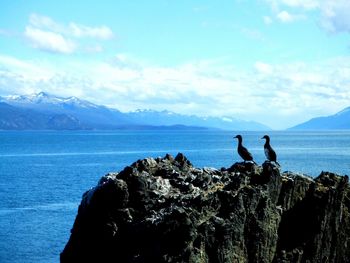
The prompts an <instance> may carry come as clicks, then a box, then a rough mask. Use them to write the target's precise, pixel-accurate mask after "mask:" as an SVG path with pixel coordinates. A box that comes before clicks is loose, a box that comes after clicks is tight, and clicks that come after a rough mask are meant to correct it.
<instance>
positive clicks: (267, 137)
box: [261, 135, 270, 142]
mask: <svg viewBox="0 0 350 263" xmlns="http://www.w3.org/2000/svg"><path fill="white" fill-rule="evenodd" d="M261 139H265V140H266V141H267V142H269V141H270V137H269V136H268V135H264V136H263V137H262V138H261Z"/></svg>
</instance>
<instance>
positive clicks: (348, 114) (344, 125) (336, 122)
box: [290, 107, 350, 130]
mask: <svg viewBox="0 0 350 263" xmlns="http://www.w3.org/2000/svg"><path fill="white" fill-rule="evenodd" d="M290 129H291V130H343V129H350V107H348V108H345V109H343V110H342V111H340V112H338V113H336V114H334V115H330V116H325V117H317V118H313V119H311V120H309V121H307V122H304V123H301V124H299V125H296V126H294V127H292V128H290Z"/></svg>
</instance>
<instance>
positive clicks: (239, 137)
mask: <svg viewBox="0 0 350 263" xmlns="http://www.w3.org/2000/svg"><path fill="white" fill-rule="evenodd" d="M233 138H237V139H238V141H240V142H241V141H242V136H241V135H236V136H235V137H233Z"/></svg>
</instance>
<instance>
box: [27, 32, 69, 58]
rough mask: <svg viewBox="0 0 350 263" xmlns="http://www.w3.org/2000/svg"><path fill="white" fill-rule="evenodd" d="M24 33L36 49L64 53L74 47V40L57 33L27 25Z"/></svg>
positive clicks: (67, 52)
mask: <svg viewBox="0 0 350 263" xmlns="http://www.w3.org/2000/svg"><path fill="white" fill-rule="evenodd" d="M24 35H25V36H26V38H27V39H28V40H29V41H30V43H31V45H32V46H33V47H34V48H37V49H41V50H45V51H49V52H58V53H64V54H69V53H72V52H74V51H75V49H76V44H75V43H74V42H72V41H70V40H69V39H65V38H64V37H63V36H62V35H60V34H58V33H54V32H50V31H43V30H41V29H37V28H33V27H31V26H27V27H26V30H25V32H24Z"/></svg>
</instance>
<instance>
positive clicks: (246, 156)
mask: <svg viewBox="0 0 350 263" xmlns="http://www.w3.org/2000/svg"><path fill="white" fill-rule="evenodd" d="M233 138H237V139H238V146H237V152H238V154H239V155H240V156H241V157H242V159H243V160H244V162H246V161H249V162H253V163H254V164H256V162H254V160H253V155H252V154H251V153H250V152H249V151H248V150H247V148H245V147H244V146H243V145H242V141H243V139H242V136H241V135H236V136H235V137H233Z"/></svg>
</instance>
